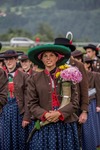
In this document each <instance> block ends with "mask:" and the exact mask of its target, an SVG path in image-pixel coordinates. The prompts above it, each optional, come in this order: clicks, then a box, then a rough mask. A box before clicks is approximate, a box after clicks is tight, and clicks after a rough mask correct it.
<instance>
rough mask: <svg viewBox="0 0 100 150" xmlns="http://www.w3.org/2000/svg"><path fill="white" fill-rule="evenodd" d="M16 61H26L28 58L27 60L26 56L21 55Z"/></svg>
mask: <svg viewBox="0 0 100 150" xmlns="http://www.w3.org/2000/svg"><path fill="white" fill-rule="evenodd" d="M18 59H19V60H21V61H22V60H27V59H29V58H28V55H26V54H23V55H20V56H19V57H18Z"/></svg>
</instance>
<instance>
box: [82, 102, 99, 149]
mask: <svg viewBox="0 0 100 150" xmlns="http://www.w3.org/2000/svg"><path fill="white" fill-rule="evenodd" d="M98 145H100V112H96V100H95V99H93V100H91V102H90V104H89V112H88V118H87V121H86V122H85V123H84V124H83V125H82V150H96V147H97V146H98Z"/></svg>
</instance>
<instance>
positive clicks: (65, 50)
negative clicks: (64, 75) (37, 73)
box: [28, 44, 71, 68]
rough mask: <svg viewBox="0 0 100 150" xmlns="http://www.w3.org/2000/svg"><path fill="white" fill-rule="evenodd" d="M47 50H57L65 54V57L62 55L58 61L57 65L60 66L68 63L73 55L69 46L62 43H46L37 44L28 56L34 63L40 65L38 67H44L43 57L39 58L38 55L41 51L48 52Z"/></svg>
mask: <svg viewBox="0 0 100 150" xmlns="http://www.w3.org/2000/svg"><path fill="white" fill-rule="evenodd" d="M46 51H51V52H57V53H59V54H61V55H64V57H62V58H61V59H59V60H58V61H57V66H60V65H62V64H64V63H66V61H67V60H68V59H69V58H70V56H71V51H70V49H69V48H68V47H65V46H61V45H54V44H46V45H42V46H36V47H33V48H31V49H29V51H28V57H29V59H30V60H31V61H32V62H33V63H34V64H36V65H38V67H40V68H44V64H43V62H42V61H41V59H39V58H38V56H39V54H40V53H42V52H46Z"/></svg>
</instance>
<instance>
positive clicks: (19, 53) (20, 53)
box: [16, 51, 24, 56]
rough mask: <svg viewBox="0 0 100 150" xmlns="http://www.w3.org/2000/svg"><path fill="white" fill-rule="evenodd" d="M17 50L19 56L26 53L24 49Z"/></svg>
mask: <svg viewBox="0 0 100 150" xmlns="http://www.w3.org/2000/svg"><path fill="white" fill-rule="evenodd" d="M16 52H17V54H18V56H20V55H23V54H24V52H23V51H16Z"/></svg>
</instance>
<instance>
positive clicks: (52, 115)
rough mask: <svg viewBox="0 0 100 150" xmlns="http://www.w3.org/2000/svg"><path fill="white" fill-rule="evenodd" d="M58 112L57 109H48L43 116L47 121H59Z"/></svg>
mask: <svg viewBox="0 0 100 150" xmlns="http://www.w3.org/2000/svg"><path fill="white" fill-rule="evenodd" d="M60 115H61V114H60V112H59V111H52V110H51V111H49V112H48V113H46V114H45V118H46V119H47V120H48V121H49V122H57V121H59V117H60Z"/></svg>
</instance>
